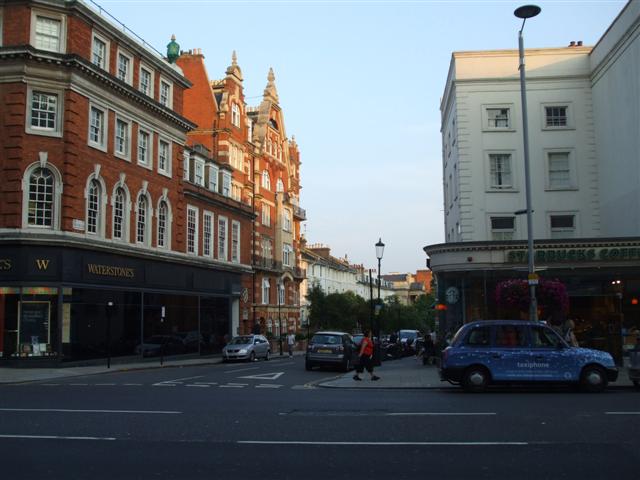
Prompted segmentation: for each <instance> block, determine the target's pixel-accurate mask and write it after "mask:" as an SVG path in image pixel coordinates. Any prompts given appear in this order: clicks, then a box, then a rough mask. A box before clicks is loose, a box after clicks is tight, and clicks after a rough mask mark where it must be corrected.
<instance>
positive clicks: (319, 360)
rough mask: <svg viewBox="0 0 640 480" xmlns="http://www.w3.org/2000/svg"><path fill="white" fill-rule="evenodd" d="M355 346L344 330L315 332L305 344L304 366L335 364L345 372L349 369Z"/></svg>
mask: <svg viewBox="0 0 640 480" xmlns="http://www.w3.org/2000/svg"><path fill="white" fill-rule="evenodd" d="M357 348H358V347H357V346H356V344H355V343H353V339H352V338H351V335H349V334H348V333H345V332H316V333H315V334H314V335H313V337H312V338H311V340H310V341H309V345H308V346H307V354H306V356H305V368H306V369H307V370H311V369H312V368H313V367H320V366H335V367H340V368H341V369H342V370H344V371H345V372H348V371H349V370H351V367H352V358H353V354H354V352H355V351H356V350H357Z"/></svg>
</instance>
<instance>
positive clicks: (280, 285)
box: [276, 279, 284, 356]
mask: <svg viewBox="0 0 640 480" xmlns="http://www.w3.org/2000/svg"><path fill="white" fill-rule="evenodd" d="M276 286H277V287H278V291H277V294H278V325H279V331H280V332H279V333H280V335H279V337H280V355H281V356H282V355H284V353H283V352H282V318H281V317H280V290H281V289H282V280H280V279H278V281H277V285H276Z"/></svg>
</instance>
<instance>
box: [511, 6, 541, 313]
mask: <svg viewBox="0 0 640 480" xmlns="http://www.w3.org/2000/svg"><path fill="white" fill-rule="evenodd" d="M540 10H541V9H540V7H538V6H537V5H523V6H522V7H519V8H517V9H516V10H515V11H514V12H513V14H514V15H515V16H516V17H518V18H522V27H520V31H519V32H518V49H519V52H520V66H519V69H520V99H521V102H522V137H523V146H524V182H525V187H524V189H525V195H526V203H527V205H526V208H527V254H528V257H529V268H528V273H529V275H528V278H529V296H530V297H531V302H530V304H529V320H532V321H537V320H538V301H537V299H536V285H537V283H538V277H537V275H536V273H535V266H534V263H533V257H534V252H533V218H532V213H533V210H532V206H531V175H530V173H529V124H528V119H527V85H526V79H525V69H524V40H523V38H522V31H523V30H524V24H525V22H526V21H527V18H532V17H535V16H536V15H538V14H539V13H540Z"/></svg>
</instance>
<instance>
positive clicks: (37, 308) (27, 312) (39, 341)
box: [17, 301, 51, 356]
mask: <svg viewBox="0 0 640 480" xmlns="http://www.w3.org/2000/svg"><path fill="white" fill-rule="evenodd" d="M19 312H20V313H19V318H20V322H19V323H18V345H17V347H18V352H19V353H20V355H27V356H29V355H32V356H40V355H43V354H44V353H45V352H46V351H47V345H50V344H51V329H50V315H51V303H50V302H38V301H27V302H20V303H19Z"/></svg>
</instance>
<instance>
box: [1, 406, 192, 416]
mask: <svg viewBox="0 0 640 480" xmlns="http://www.w3.org/2000/svg"><path fill="white" fill-rule="evenodd" d="M0 412H60V413H135V414H140V413H149V414H163V415H176V414H181V413H182V412H176V411H171V410H72V409H69V408H0Z"/></svg>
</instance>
